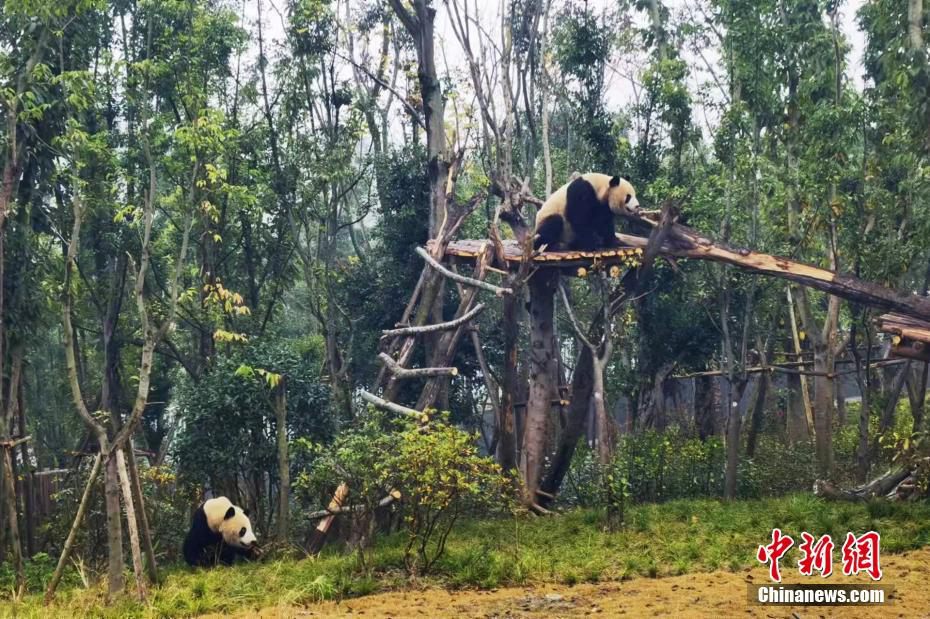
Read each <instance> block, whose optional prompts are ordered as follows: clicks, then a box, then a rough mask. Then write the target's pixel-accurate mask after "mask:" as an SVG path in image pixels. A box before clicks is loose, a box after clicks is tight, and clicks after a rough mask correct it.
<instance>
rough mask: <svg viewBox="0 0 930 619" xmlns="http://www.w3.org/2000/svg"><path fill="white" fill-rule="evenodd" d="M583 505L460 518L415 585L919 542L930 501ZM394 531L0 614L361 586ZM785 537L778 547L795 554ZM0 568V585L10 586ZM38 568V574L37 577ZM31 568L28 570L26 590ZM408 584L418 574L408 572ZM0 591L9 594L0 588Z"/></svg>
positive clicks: (523, 579) (926, 536)
mask: <svg viewBox="0 0 930 619" xmlns="http://www.w3.org/2000/svg"><path fill="white" fill-rule="evenodd" d="M601 523H602V518H601V514H600V513H599V512H597V511H595V510H573V511H569V512H567V513H565V514H562V515H560V516H556V517H553V518H533V517H528V516H522V517H517V518H507V519H504V518H500V519H493V520H479V519H473V520H466V521H463V522H462V523H461V524H460V525H459V526H458V527H457V528H456V530H455V531H454V532H453V534H452V536H451V537H450V539H449V543H448V550H447V553H446V555H445V556H444V557H443V558H442V559H441V560H440V562H439V564H438V566H437V570H436V573H435V574H434V575H433V576H431V577H429V578H428V579H426V583H427V584H436V585H442V586H447V587H452V588H456V587H470V588H492V587H498V586H506V585H519V584H524V583H547V582H554V583H565V584H575V583H581V582H598V581H610V580H623V579H627V578H637V577H645V578H655V577H662V576H670V575H678V574H685V573H691V572H702V571H712V570H716V569H725V570H738V569H741V568H743V567H746V566H750V565H753V564H755V551H756V548H757V546H758V545H759V544H761V543H766V542H767V541H768V540H769V539H770V534H771V530H772V528H774V527H780V528H781V529H782V530H783V531H784V532H785V533H787V534H789V535H791V536H792V537H794V538H795V540H798V539H799V538H800V533H801V531H808V532H810V533H813V534H815V535H823V534H825V533H829V534H831V535H832V536H833V539H834V541H838V540H840V541H839V542H838V543H842V542H841V540H842V539H843V538H844V537H845V535H846V532H847V531H853V532H855V533H863V532H865V531H867V530H870V529H874V530H877V531H879V532H880V533H881V535H882V551H883V552H900V551H904V550H908V549H912V548H917V547H920V546H923V545H926V544H928V543H930V503H928V502H919V503H904V504H899V503H888V502H873V503H862V504H859V503H836V502H828V501H824V500H821V499H817V498H815V497H812V496H810V495H800V494H799V495H789V496H786V497H782V498H777V499H761V500H747V501H736V502H732V503H724V502H722V501H715V500H680V501H671V502H668V503H663V504H658V505H638V506H633V507H630V508H629V510H628V512H627V523H626V526H625V527H624V528H623V529H622V530H620V531H617V532H609V531H606V530H604V529H603V527H602V524H601ZM403 541H404V540H403V539H402V537H401V536H399V535H393V536H389V537H386V538H382V539H381V540H380V541H379V543H378V544H377V546H376V547H375V548H374V549H373V551H372V552H371V556H370V559H369V561H368V562H367V563H366V565H364V566H363V565H361V564H360V563H359V561H358V560H357V557H356V556H355V555H344V554H339V553H337V552H335V551H328V552H326V553H324V554H323V555H322V556H320V557H318V558H309V559H303V560H280V561H270V562H262V563H253V564H240V565H237V566H235V567H231V568H217V569H214V570H189V569H187V568H185V567H178V566H171V567H168V568H166V569H163V577H164V582H163V583H162V584H161V585H160V586H157V587H152V589H151V591H150V599H149V602H148V603H147V604H145V605H142V604H139V603H138V602H135V601H134V600H133V598H132V595H131V592H130V591H127V595H126V596H125V597H123V598H122V599H121V600H119V601H118V602H117V603H116V604H112V605H110V606H107V605H106V603H105V598H104V594H103V592H104V589H103V585H97V586H95V587H93V588H91V589H84V588H81V587H80V586H79V585H77V584H76V583H79V582H80V581H79V580H75V579H74V578H71V579H69V580H67V583H68V585H67V586H66V587H64V588H63V589H62V590H61V591H60V593H59V596H58V599H57V601H56V603H55V604H54V605H53V606H52V607H51V608H46V607H44V606H43V605H42V598H41V595H38V594H35V595H30V596H27V598H26V599H25V600H23V601H22V602H20V603H17V604H16V605H15V608H14V605H13V604H12V603H11V602H9V601H8V600H7V601H5V602H3V603H2V605H0V616H12V615H13V613H14V612H15V614H16V616H17V617H49V616H55V617H67V616H82V617H84V616H93V617H182V616H191V615H196V614H199V613H206V612H219V613H223V612H233V611H248V610H252V609H258V608H261V607H265V606H271V605H277V604H289V605H302V604H310V603H313V602H316V601H320V600H325V599H332V598H340V597H355V596H360V595H366V594H369V593H373V592H376V591H384V590H391V589H397V588H401V587H404V586H406V585H407V584H408V581H407V578H406V576H405V575H404V572H403V549H402V544H403ZM796 551H797V550H796V547H795V548H793V549H792V550H791V551H790V552H789V555H788V557H787V560H788V561H795V560H796V558H797V557H796V555H795V554H794V553H796ZM9 576H11V575H4V576H3V578H4V580H3V582H2V583H0V586H2V587H3V589H2V590H3V591H5V592H8V591H10V586H9V584H7V583H6V580H5V579H6V578H8V577H9ZM46 577H47V576H46ZM41 580H42V579H41V578H39V577H38V576H37V575H36V574H32V576H31V578H30V581H31V582H30V584H31V587H32V589H31V590H32V591H36V592H38V591H39V590H40V587H41V586H42V582H40V581H41ZM418 583H419V584H423V583H424V580H423V579H420V580H419V581H418ZM6 595H9V594H8V593H6Z"/></svg>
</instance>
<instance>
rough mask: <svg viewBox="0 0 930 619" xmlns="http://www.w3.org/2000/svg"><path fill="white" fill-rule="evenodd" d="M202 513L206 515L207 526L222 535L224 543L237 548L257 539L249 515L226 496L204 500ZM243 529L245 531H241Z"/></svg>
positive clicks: (247, 545)
mask: <svg viewBox="0 0 930 619" xmlns="http://www.w3.org/2000/svg"><path fill="white" fill-rule="evenodd" d="M230 510H232V511H231V513H230ZM203 513H204V515H206V517H207V526H209V527H210V530H211V531H213V532H214V533H219V534H220V535H222V536H223V542H224V543H226V544H229V545H230V546H236V547H238V548H249V547H250V546H251V545H252V544H254V543H255V542H256V541H257V540H256V538H255V533H254V532H253V531H252V522H251V521H250V520H249V517H248V516H246V515H245V512H244V511H242V508H241V507H237V506H235V505H233V503H232V501H230V500H229V499H227V498H226V497H224V496H221V497H217V498H215V499H208V500H207V501H205V502H204V504H203ZM243 530H245V533H242V531H243ZM240 534H241V535H240Z"/></svg>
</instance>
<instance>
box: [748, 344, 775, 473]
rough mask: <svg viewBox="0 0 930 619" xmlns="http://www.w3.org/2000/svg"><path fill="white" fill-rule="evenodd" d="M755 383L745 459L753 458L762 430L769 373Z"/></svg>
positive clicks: (770, 376) (770, 378)
mask: <svg viewBox="0 0 930 619" xmlns="http://www.w3.org/2000/svg"><path fill="white" fill-rule="evenodd" d="M773 339H774V338H773ZM757 381H758V382H757V386H756V398H755V402H754V403H753V405H752V416H751V417H750V422H749V435H748V436H747V437H746V457H747V458H753V457H755V455H756V444H757V443H758V439H759V432H761V430H762V419H763V417H764V416H765V401H766V398H767V397H768V392H769V384H770V383H771V382H772V375H771V374H770V373H769V372H763V373H761V374H759V377H758V379H757Z"/></svg>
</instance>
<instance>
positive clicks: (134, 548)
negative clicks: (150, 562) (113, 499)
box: [116, 449, 146, 602]
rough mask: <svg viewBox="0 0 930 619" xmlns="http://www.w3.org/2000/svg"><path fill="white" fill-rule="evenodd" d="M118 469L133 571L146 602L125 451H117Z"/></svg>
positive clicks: (142, 599)
mask: <svg viewBox="0 0 930 619" xmlns="http://www.w3.org/2000/svg"><path fill="white" fill-rule="evenodd" d="M116 468H117V472H118V473H119V481H120V489H121V490H122V493H123V506H124V507H125V509H126V526H127V527H129V550H130V554H131V555H132V571H133V574H134V575H135V577H136V591H137V592H138V594H139V601H140V602H144V601H145V596H146V591H145V572H144V569H143V567H142V551H141V549H140V547H139V527H138V526H137V525H136V509H135V506H134V505H133V501H132V487H131V485H130V483H129V473H128V472H127V470H126V458H125V457H124V456H123V450H122V449H117V450H116Z"/></svg>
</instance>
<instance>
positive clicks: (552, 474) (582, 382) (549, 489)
mask: <svg viewBox="0 0 930 619" xmlns="http://www.w3.org/2000/svg"><path fill="white" fill-rule="evenodd" d="M593 360H594V358H593V356H592V355H591V349H589V348H588V347H587V346H581V347H580V350H579V352H578V358H577V361H576V362H575V372H574V374H572V399H571V402H570V403H569V405H568V419H567V423H566V424H565V427H564V428H562V435H561V436H560V437H559V444H558V445H557V446H556V451H555V454H554V455H553V457H552V465H551V466H550V467H549V470H548V471H547V473H546V477H545V479H544V480H543V482H542V484H541V485H540V490H542V491H543V492H545V493H546V494H548V495H553V496H554V495H555V494H557V493H558V492H559V489H560V488H561V487H562V480H564V479H565V475H566V474H567V473H568V469H569V467H570V466H571V463H572V457H573V456H574V455H575V448H576V447H577V446H578V441H579V440H580V439H581V437H582V435H583V434H584V431H585V427H586V425H587V420H588V404H589V403H590V402H591V392H592V391H593V389H594V366H593ZM540 498H546V497H545V495H541V497H540ZM550 503H551V501H550V500H544V501H542V505H543V507H546V506H548V505H549V504H550Z"/></svg>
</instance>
